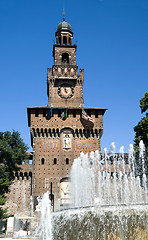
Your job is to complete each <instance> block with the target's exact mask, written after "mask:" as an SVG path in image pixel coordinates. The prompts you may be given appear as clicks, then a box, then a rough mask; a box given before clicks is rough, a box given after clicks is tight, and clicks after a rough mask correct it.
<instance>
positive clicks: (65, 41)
mask: <svg viewBox="0 0 148 240" xmlns="http://www.w3.org/2000/svg"><path fill="white" fill-rule="evenodd" d="M63 44H64V45H67V37H65V36H64V37H63Z"/></svg>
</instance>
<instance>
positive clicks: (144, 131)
mask: <svg viewBox="0 0 148 240" xmlns="http://www.w3.org/2000/svg"><path fill="white" fill-rule="evenodd" d="M140 108H141V113H146V116H145V117H143V118H142V119H141V121H140V122H139V123H138V125H137V126H135V127H134V131H135V133H136V134H135V140H134V142H135V144H134V147H135V150H136V151H137V150H138V146H139V142H140V140H143V142H144V145H145V147H146V149H147V148H148V113H147V110H148V92H146V93H145V96H144V97H143V98H141V100H140Z"/></svg>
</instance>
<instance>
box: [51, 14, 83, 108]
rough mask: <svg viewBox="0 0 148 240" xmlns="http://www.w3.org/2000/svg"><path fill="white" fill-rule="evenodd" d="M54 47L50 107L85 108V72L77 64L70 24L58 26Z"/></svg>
mask: <svg viewBox="0 0 148 240" xmlns="http://www.w3.org/2000/svg"><path fill="white" fill-rule="evenodd" d="M55 36H56V44H54V46H53V58H54V65H53V67H52V69H51V68H49V69H48V76H47V94H48V106H50V107H57V106H59V107H65V106H67V107H81V108H82V107H83V106H84V101H83V82H84V71H83V69H80V75H79V74H78V66H77V64H76V49H77V46H76V45H75V44H73V42H72V40H73V32H72V29H71V26H70V24H69V23H67V22H65V19H64V18H63V22H62V23H59V24H58V27H57V31H56V33H55Z"/></svg>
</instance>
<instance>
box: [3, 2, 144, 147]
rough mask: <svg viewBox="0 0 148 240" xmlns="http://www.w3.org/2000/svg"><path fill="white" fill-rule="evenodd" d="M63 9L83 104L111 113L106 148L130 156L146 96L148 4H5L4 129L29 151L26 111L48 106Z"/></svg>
mask: <svg viewBox="0 0 148 240" xmlns="http://www.w3.org/2000/svg"><path fill="white" fill-rule="evenodd" d="M63 7H64V8H65V11H66V21H67V22H69V23H70V24H71V26H72V30H73V32H74V42H76V41H77V45H78V48H77V65H78V66H79V68H84V73H85V79H84V80H85V82H84V103H85V106H88V107H102V108H107V109H108V110H107V111H106V113H105V115H104V134H103V136H102V150H103V149H104V147H107V148H108V149H109V147H110V144H111V143H112V142H113V141H114V142H115V143H116V151H119V148H120V147H121V146H122V145H124V146H125V151H128V147H129V144H130V143H133V139H134V131H133V127H134V126H135V125H137V123H138V121H139V120H140V119H141V118H142V117H143V116H142V114H141V113H140V108H139V100H140V98H141V97H143V96H144V93H145V92H146V91H148V0H93V1H87V0H79V1H78V0H75V1H71V0H65V1H64V0H63V1H62V0H54V1H50V0H0V83H1V84H0V111H1V117H0V129H1V131H6V130H10V131H11V130H12V129H15V130H17V131H19V132H20V133H21V137H22V138H23V139H24V141H25V142H26V143H27V144H28V145H29V146H30V130H29V128H28V122H27V107H33V106H46V105H47V102H48V101H47V94H46V92H47V86H46V80H47V68H48V67H51V66H52V64H53V58H52V47H53V40H54V39H55V37H54V36H55V31H56V28H57V25H58V23H59V22H61V21H62V11H63ZM30 150H31V148H30Z"/></svg>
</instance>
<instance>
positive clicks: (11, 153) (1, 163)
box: [0, 130, 28, 219]
mask: <svg viewBox="0 0 148 240" xmlns="http://www.w3.org/2000/svg"><path fill="white" fill-rule="evenodd" d="M27 149H28V147H27V145H26V144H25V143H24V142H23V140H22V139H21V138H20V134H19V133H18V132H17V131H14V130H13V132H12V133H11V132H9V131H7V132H0V206H2V205H4V204H5V201H6V193H7V192H8V191H9V186H10V185H11V182H12V180H13V174H14V172H17V171H18V170H19V169H20V168H19V167H18V165H20V164H21V163H22V161H24V160H25V159H27V158H28V154H27V153H26V151H27ZM6 216H7V214H6V209H5V210H3V209H2V208H0V219H3V218H5V217H6Z"/></svg>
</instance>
